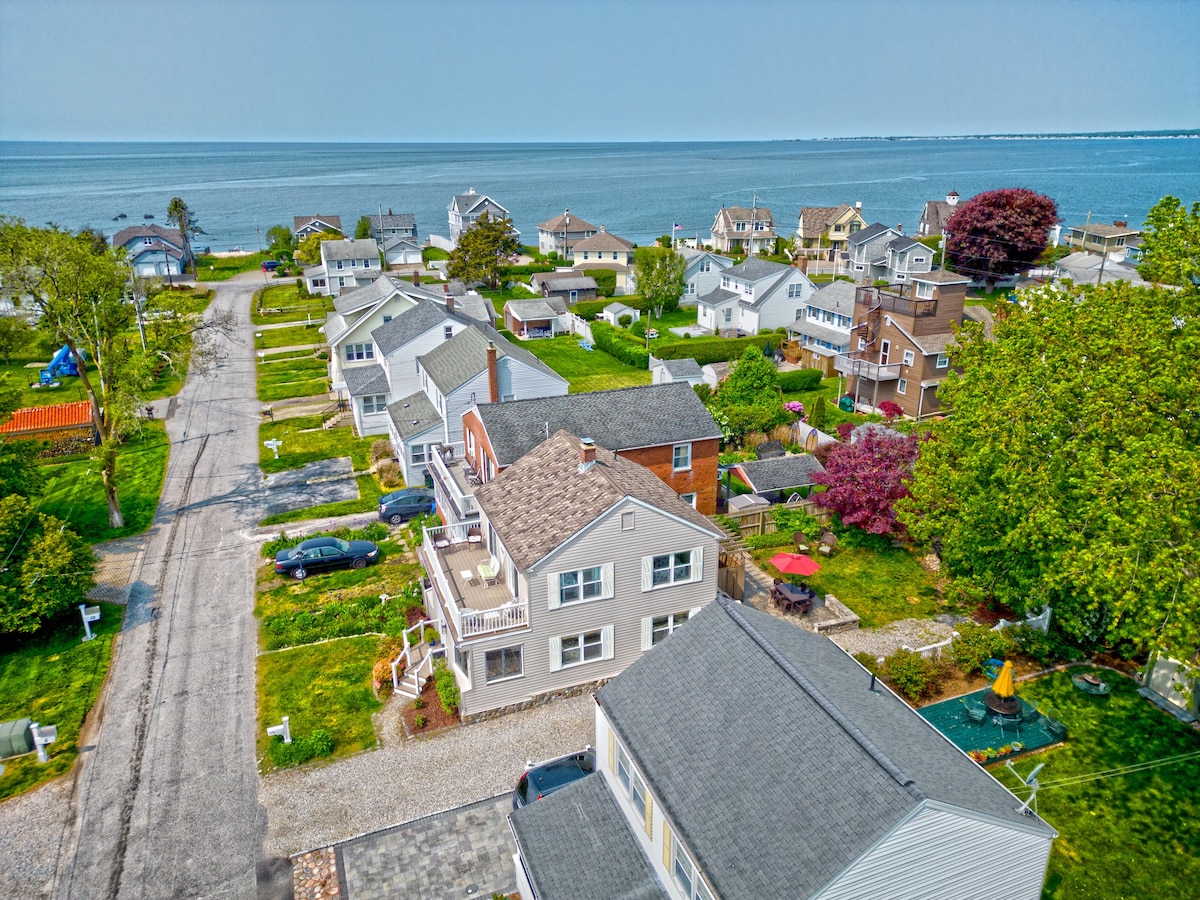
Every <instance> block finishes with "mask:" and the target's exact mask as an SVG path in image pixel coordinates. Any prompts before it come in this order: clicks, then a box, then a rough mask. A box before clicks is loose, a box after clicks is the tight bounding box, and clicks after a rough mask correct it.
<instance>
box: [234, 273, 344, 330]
mask: <svg viewBox="0 0 1200 900" xmlns="http://www.w3.org/2000/svg"><path fill="white" fill-rule="evenodd" d="M256 297H258V300H259V302H257V303H255V304H254V306H253V308H252V309H251V311H250V321H251V322H253V323H254V324H255V325H270V324H275V323H278V322H307V320H308V317H309V316H311V317H312V321H314V322H316V323H317V324H318V325H322V324H324V323H325V314H326V313H328V312H331V311H332V310H333V298H332V297H324V296H315V295H314V296H311V297H301V296H300V292H299V291H298V290H297V288H296V282H295V281H293V280H290V279H289V280H287V281H280V282H279V283H278V284H272V285H269V286H268V287H266V288H264V289H263V290H262V292H261V294H260V295H256ZM259 308H261V309H262V310H263V312H258V309H259ZM268 310H270V311H269V312H268Z"/></svg>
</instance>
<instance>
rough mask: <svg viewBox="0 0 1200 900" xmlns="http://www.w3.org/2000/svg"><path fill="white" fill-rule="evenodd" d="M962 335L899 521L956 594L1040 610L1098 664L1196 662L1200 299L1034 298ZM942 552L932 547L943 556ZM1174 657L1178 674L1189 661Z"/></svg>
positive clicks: (1103, 289)
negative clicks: (1130, 657)
mask: <svg viewBox="0 0 1200 900" xmlns="http://www.w3.org/2000/svg"><path fill="white" fill-rule="evenodd" d="M1021 298H1022V300H1023V301H1024V304H1025V306H1026V307H1027V308H1024V309H1018V308H1014V309H1012V310H1011V312H1010V314H1009V315H1008V316H1007V317H1005V318H1004V319H999V320H997V322H996V326H995V340H994V341H988V340H986V339H985V338H984V336H983V333H982V330H981V329H980V328H978V327H976V326H968V327H967V328H966V329H965V330H964V332H963V333H962V335H961V338H960V340H961V349H959V350H957V351H955V352H954V353H953V355H952V362H953V364H954V366H955V367H958V366H961V367H962V370H963V371H962V374H961V375H958V374H954V373H952V374H951V375H950V376H949V377H948V378H947V380H946V381H945V383H944V384H943V385H942V386H941V387H940V388H939V393H938V396H939V398H940V399H941V400H942V401H943V402H944V403H945V404H947V405H948V406H949V407H950V408H951V409H953V411H954V414H953V415H952V416H950V417H948V418H947V419H946V420H945V421H943V422H942V423H941V424H940V426H939V428H938V430H937V432H936V436H935V438H934V439H933V440H930V441H927V442H926V443H925V444H924V445H923V446H922V451H921V456H920V458H919V459H918V460H917V463H916V467H915V470H914V475H913V480H912V482H911V485H910V489H911V492H912V496H911V497H910V498H908V499H906V500H902V501H899V502H898V503H897V504H896V508H897V513H898V515H899V517H900V520H901V521H902V522H904V523H905V524H906V525H907V527H908V529H909V530H910V532H911V533H912V534H913V535H914V536H915V537H917V538H919V539H924V540H928V541H934V540H936V541H938V542H940V546H941V556H942V562H943V568H944V570H945V571H947V572H948V573H949V574H950V575H951V576H952V577H953V584H954V585H955V587H957V588H958V589H959V590H960V591H961V592H962V593H963V594H964V595H966V596H968V597H970V598H972V599H975V600H987V599H991V598H994V599H995V600H998V601H1000V602H1002V603H1004V604H1006V605H1008V606H1011V607H1013V608H1014V609H1016V610H1017V611H1019V612H1035V611H1037V610H1039V609H1040V608H1042V607H1043V606H1044V605H1045V604H1049V605H1050V606H1051V607H1053V609H1054V614H1053V615H1054V618H1055V620H1056V622H1057V623H1058V626H1059V627H1061V628H1062V629H1063V630H1064V631H1065V632H1066V633H1067V634H1069V635H1071V636H1072V637H1074V638H1075V639H1076V640H1077V641H1078V642H1079V643H1080V644H1081V645H1082V646H1085V647H1088V648H1091V649H1094V648H1096V647H1098V646H1101V645H1103V644H1105V643H1111V642H1128V643H1129V644H1131V645H1133V646H1134V647H1137V648H1148V647H1153V646H1162V647H1165V648H1166V649H1168V650H1171V651H1173V652H1175V653H1176V654H1180V653H1182V654H1184V656H1186V655H1188V654H1191V653H1192V652H1194V651H1195V649H1196V647H1197V646H1198V645H1200V578H1197V572H1200V499H1198V496H1197V485H1200V412H1198V411H1200V378H1197V375H1196V371H1197V369H1196V360H1197V359H1198V358H1200V295H1198V294H1196V293H1189V294H1186V295H1178V294H1177V293H1176V292H1174V291H1169V290H1166V289H1152V288H1133V287H1130V286H1129V284H1128V283H1127V282H1123V281H1122V282H1116V283H1113V284H1106V285H1102V286H1099V287H1095V288H1082V287H1075V288H1072V289H1071V290H1070V291H1066V292H1064V291H1059V290H1056V289H1053V288H1042V289H1036V290H1031V291H1024V292H1022V294H1021ZM935 546H936V545H935ZM1180 658H1183V656H1181V657H1180Z"/></svg>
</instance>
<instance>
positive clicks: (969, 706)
mask: <svg viewBox="0 0 1200 900" xmlns="http://www.w3.org/2000/svg"><path fill="white" fill-rule="evenodd" d="M963 707H964V711H965V712H966V714H967V718H968V719H969V720H970V721H972V722H975V723H977V724H982V723H983V721H984V720H985V719H986V718H987V715H988V708H987V707H986V706H984V705H983V703H982V702H981V701H979V700H973V699H971V698H970V697H968V698H967V699H965V700H963Z"/></svg>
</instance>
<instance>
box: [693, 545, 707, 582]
mask: <svg viewBox="0 0 1200 900" xmlns="http://www.w3.org/2000/svg"><path fill="white" fill-rule="evenodd" d="M692 572H693V575H692V580H693V581H700V580H701V579H703V578H704V548H703V547H697V548H696V549H695V550H693V551H692Z"/></svg>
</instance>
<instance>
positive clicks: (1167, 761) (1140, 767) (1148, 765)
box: [1041, 750, 1200, 791]
mask: <svg viewBox="0 0 1200 900" xmlns="http://www.w3.org/2000/svg"><path fill="white" fill-rule="evenodd" d="M1194 759H1200V750H1192V751H1191V752H1188V753H1180V754H1177V755H1175V756H1164V757H1160V758H1159V759H1152V760H1146V761H1144V762H1138V763H1133V764H1131V765H1128V766H1119V767H1118V768H1115V769H1104V770H1102V771H1099V772H1085V773H1083V774H1080V775H1070V776H1068V777H1066V778H1060V779H1058V780H1057V781H1046V782H1042V784H1041V789H1042V790H1043V791H1045V790H1049V789H1050V788H1055V787H1074V786H1075V785H1078V784H1087V783H1088V782H1090V781H1098V780H1100V779H1103V778H1117V777H1119V776H1121V775H1132V774H1134V773H1136V772H1146V771H1149V770H1151V769H1158V768H1161V767H1163V766H1174V765H1178V764H1179V763H1183V762H1189V761H1191V760H1194Z"/></svg>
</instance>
